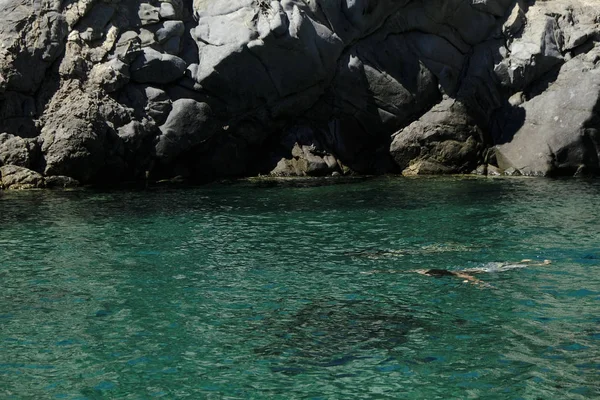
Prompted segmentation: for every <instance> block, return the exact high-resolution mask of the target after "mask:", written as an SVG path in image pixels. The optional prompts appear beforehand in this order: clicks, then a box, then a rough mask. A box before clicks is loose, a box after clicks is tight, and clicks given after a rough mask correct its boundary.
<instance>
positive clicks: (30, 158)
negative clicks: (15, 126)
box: [0, 133, 39, 168]
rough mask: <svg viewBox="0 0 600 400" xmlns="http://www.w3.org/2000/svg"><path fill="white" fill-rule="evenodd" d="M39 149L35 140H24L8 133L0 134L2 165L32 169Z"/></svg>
mask: <svg viewBox="0 0 600 400" xmlns="http://www.w3.org/2000/svg"><path fill="white" fill-rule="evenodd" d="M38 153H39V147H38V144H37V142H36V141H35V140H34V139H23V138H21V137H18V136H14V135H10V134H7V133H2V134H0V165H3V164H4V165H16V166H19V167H24V168H31V167H32V165H33V164H34V163H35V162H36V159H37V157H38Z"/></svg>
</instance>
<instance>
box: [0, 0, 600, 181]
mask: <svg viewBox="0 0 600 400" xmlns="http://www.w3.org/2000/svg"><path fill="white" fill-rule="evenodd" d="M0 17H1V18H2V21H3V22H2V24H1V25H0V165H15V166H19V167H24V168H28V169H30V170H32V171H35V172H38V173H40V174H42V176H44V177H50V176H67V177H72V178H74V179H77V180H78V181H80V182H82V183H88V182H91V183H94V182H117V181H123V180H139V179H147V178H150V179H162V178H170V177H173V176H183V177H186V178H190V179H197V180H209V179H215V178H218V177H224V176H243V175H253V174H258V173H262V174H264V173H273V174H274V175H324V174H343V173H351V172H356V173H386V172H396V173H400V172H404V173H405V174H421V173H427V174H429V173H464V172H471V171H473V170H476V169H477V168H478V167H481V166H485V167H486V168H484V169H483V170H487V165H488V164H489V165H491V166H493V167H498V169H494V171H502V170H509V169H510V170H511V171H512V170H513V169H514V170H517V171H519V172H520V173H522V174H530V175H574V174H582V173H586V174H587V173H592V174H593V173H597V172H598V171H599V170H600V163H599V149H600V139H599V133H598V129H599V126H598V124H599V119H598V106H597V103H598V97H599V96H598V95H599V91H600V89H599V84H600V79H599V74H600V72H598V65H599V64H598V61H599V60H600V50H599V47H598V46H597V43H598V41H599V40H600V25H599V22H600V3H599V2H596V1H591V0H572V1H566V0H548V1H539V0H538V1H534V0H531V1H525V0H522V1H513V0H394V1H393V0H343V1H341V2H340V1H330V0H306V1H300V0H281V1H266V0H230V1H220V0H194V1H191V0H161V1H158V0H154V1H147V2H139V1H127V2H126V1H116V0H113V1H108V0H104V1H99V0H79V1H76V0H69V1H59V0H55V1H50V0H45V1H41V0H34V1H23V0H18V1H17V0H3V1H0ZM479 170H480V171H481V168H480V169H479Z"/></svg>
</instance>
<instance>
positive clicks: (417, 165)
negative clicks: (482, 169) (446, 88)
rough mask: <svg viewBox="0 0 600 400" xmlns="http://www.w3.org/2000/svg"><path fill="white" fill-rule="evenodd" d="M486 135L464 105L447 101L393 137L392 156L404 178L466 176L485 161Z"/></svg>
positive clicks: (450, 100)
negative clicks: (484, 135)
mask: <svg viewBox="0 0 600 400" xmlns="http://www.w3.org/2000/svg"><path fill="white" fill-rule="evenodd" d="M483 150H484V145H483V132H482V131H481V129H479V127H478V126H477V125H476V123H475V121H474V120H473V119H472V118H471V117H470V116H469V114H468V112H467V110H466V108H465V107H464V105H462V104H460V103H458V102H455V101H454V100H452V99H446V100H444V101H442V102H441V103H440V104H438V105H436V106H435V107H433V108H432V109H431V110H430V111H429V112H427V113H426V114H424V115H423V116H422V117H421V118H420V119H419V120H417V121H415V122H413V123H412V124H410V125H409V126H407V127H406V128H404V129H402V130H400V131H399V132H398V133H396V134H395V135H394V140H393V142H392V144H391V147H390V153H391V154H392V157H393V159H394V161H395V162H396V164H397V165H398V167H399V168H400V169H401V170H402V171H403V173H404V174H407V175H414V174H433V173H466V172H470V171H472V170H473V168H475V167H476V166H477V165H478V164H479V163H480V162H481V161H483V160H482V157H483Z"/></svg>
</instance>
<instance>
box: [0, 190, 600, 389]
mask: <svg viewBox="0 0 600 400" xmlns="http://www.w3.org/2000/svg"><path fill="white" fill-rule="evenodd" d="M332 182H338V183H337V184H332ZM599 228H600V181H578V180H569V181H561V180H545V179H525V178H524V179H506V180H504V179H498V180H486V179H458V178H432V179H403V178H378V179H369V180H350V181H294V182H292V183H286V184H276V183H238V184H234V185H210V186H204V187H198V188H179V189H173V188H168V189H164V188H163V189H151V190H146V191H109V192H105V191H92V190H84V191H73V192H50V191H45V192H23V193H12V192H7V193H0V287H1V291H0V398H3V399H4V398H8V399H10V398H15V399H21V398H32V399H42V398H65V399H84V398H86V399H97V398H111V399H112V398H127V399H146V398H160V397H163V398H192V399H200V398H208V399H221V398H274V399H289V398H322V399H349V398H373V399H382V398H403V399H424V398H426V399H436V398H439V399H449V398H461V399H462V398H479V397H484V398H488V399H489V398H498V399H518V398H522V399H551V398H553V399H556V398H574V399H581V398H598V397H600V379H599V378H600V347H599V344H600V274H599V272H600V229H599ZM523 258H531V259H535V260H543V259H551V260H552V264H551V265H548V266H532V267H528V268H524V269H516V270H511V271H505V272H502V273H497V274H494V273H490V274H483V275H479V278H480V279H482V280H484V281H485V282H486V283H488V284H490V285H491V286H492V288H487V287H481V286H477V285H472V284H467V283H462V282H461V281H460V280H456V279H453V278H440V279H436V278H430V277H426V276H422V275H418V274H415V273H412V272H409V271H410V270H414V269H418V268H446V269H452V270H459V269H466V268H475V267H480V266H482V265H484V264H485V263H488V262H497V261H507V262H518V261H519V260H521V259H523ZM374 270H377V271H382V272H376V273H367V274H365V273H364V272H370V271H374Z"/></svg>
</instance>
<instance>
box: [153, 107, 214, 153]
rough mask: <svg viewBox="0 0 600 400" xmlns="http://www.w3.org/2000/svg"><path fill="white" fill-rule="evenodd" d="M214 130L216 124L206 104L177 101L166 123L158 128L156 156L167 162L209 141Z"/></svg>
mask: <svg viewBox="0 0 600 400" xmlns="http://www.w3.org/2000/svg"><path fill="white" fill-rule="evenodd" d="M216 129H217V124H216V121H215V120H214V117H213V113H212V110H211V108H210V106H209V105H208V104H206V103H199V102H197V101H195V100H191V99H181V100H177V101H175V102H173V110H172V111H171V113H170V114H169V117H168V118H167V121H166V122H165V123H164V125H162V126H161V127H160V131H161V135H160V137H159V139H158V143H157V145H156V156H157V157H158V158H159V159H160V160H161V161H163V162H169V161H171V160H173V159H174V158H176V157H177V156H178V155H180V154H181V153H183V152H185V151H186V150H189V149H192V148H193V147H195V146H197V145H199V144H200V143H202V142H203V141H205V140H207V139H209V138H210V137H211V136H213V135H214V134H215V132H216Z"/></svg>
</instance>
